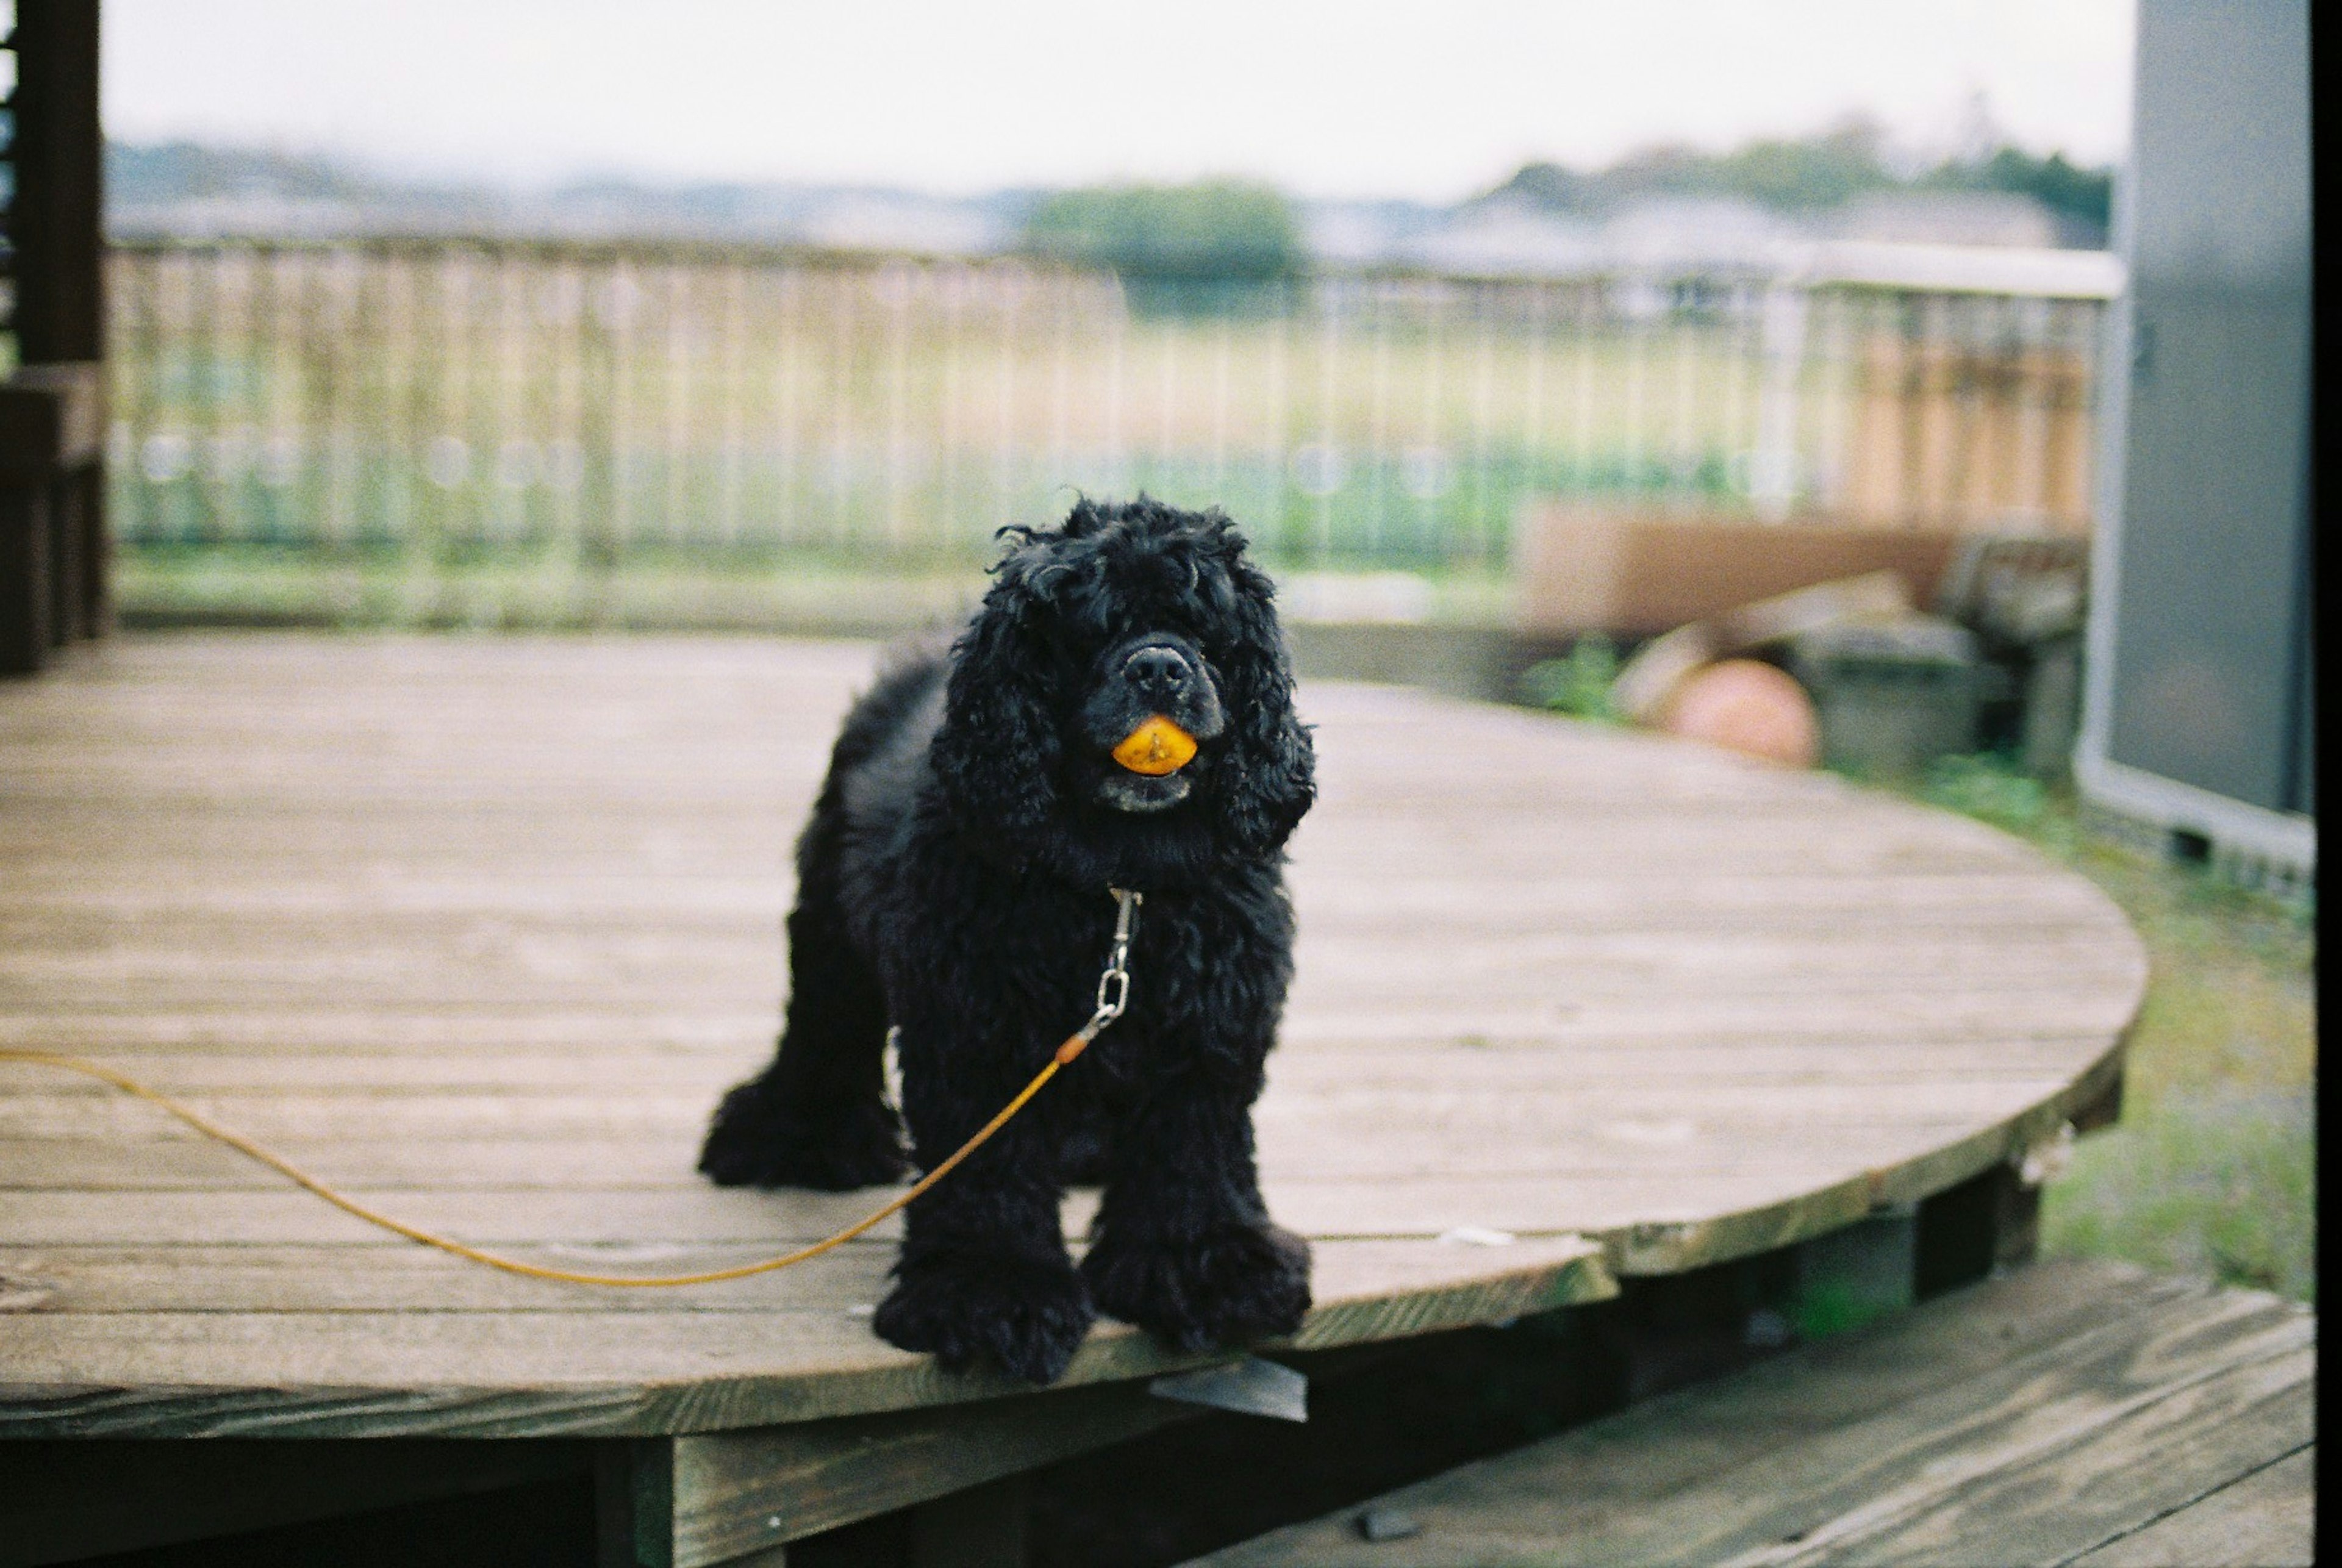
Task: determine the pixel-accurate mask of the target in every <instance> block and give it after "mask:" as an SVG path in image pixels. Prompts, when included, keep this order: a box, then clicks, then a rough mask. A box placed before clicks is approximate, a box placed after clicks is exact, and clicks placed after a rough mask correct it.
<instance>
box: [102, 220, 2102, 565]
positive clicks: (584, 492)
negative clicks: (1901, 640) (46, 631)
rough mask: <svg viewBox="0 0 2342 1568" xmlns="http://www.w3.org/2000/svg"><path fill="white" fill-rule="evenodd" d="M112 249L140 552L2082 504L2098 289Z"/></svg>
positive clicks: (624, 543) (345, 249)
mask: <svg viewBox="0 0 2342 1568" xmlns="http://www.w3.org/2000/svg"><path fill="white" fill-rule="evenodd" d="M109 265H110V268H111V271H110V275H109V287H110V291H111V293H110V324H111V332H112V340H113V378H114V410H115V414H114V423H113V425H112V429H111V432H110V441H109V455H110V459H111V471H112V476H113V477H112V484H113V489H114V503H115V518H116V519H117V524H116V527H117V532H118V534H119V536H120V537H121V538H122V539H123V540H124V541H125V543H126V544H128V545H129V546H130V547H131V548H132V549H133V550H134V551H137V550H145V551H165V552H167V551H171V550H175V549H181V548H184V547H187V546H202V545H221V544H225V545H235V546H250V547H254V548H255V549H264V550H270V551H275V552H281V553H284V554H289V555H292V556H295V557H301V556H306V555H325V556H373V555H388V556H394V557H397V558H400V559H404V560H407V561H410V562H411V563H414V564H416V565H417V566H418V567H427V566H429V565H430V564H434V563H447V562H456V561H462V560H465V559H475V558H482V557H495V558H515V559H517V558H523V557H527V558H541V559H545V560H550V561H556V562H558V561H570V562H574V563H575V564H577V565H579V566H580V567H581V568H585V569H601V568H607V567H610V566H614V565H616V564H618V563H622V562H626V561H628V560H630V559H637V558H643V557H646V556H657V555H662V554H676V553H681V554H687V555H690V556H692V557H694V558H695V559H702V560H716V559H734V560H742V561H750V562H754V561H759V560H770V559H773V558H776V557H780V556H799V555H806V556H821V557H831V558H836V559H840V560H846V561H851V562H853V563H855V564H872V565H876V566H879V567H883V568H904V567H912V566H916V565H917V564H920V563H922V562H945V561H948V562H963V561H966V560H971V559H980V558H983V557H984V556H985V555H986V554H987V552H988V550H989V548H990V536H991V534H992V533H993V531H994V530H995V529H996V528H997V527H999V526H1000V525H1001V524H1007V523H1035V522H1040V521H1043V520H1046V519H1047V518H1049V517H1051V516H1053V515H1056V514H1061V513H1062V511H1063V509H1064V507H1065V505H1066V502H1067V501H1068V499H1069V498H1070V496H1071V494H1072V493H1073V491H1074V490H1075V489H1076V488H1079V489H1082V490H1086V491H1088V492H1091V493H1094V494H1122V493H1126V492H1129V491H1133V490H1136V489H1140V488H1144V489H1146V490H1148V491H1150V492H1152V493H1154V494H1158V495H1161V496H1164V497H1165V498H1166V499H1171V500H1175V501H1180V502H1184V503H1187V504H1200V503H1204V502H1216V503H1219V504H1223V505H1225V506H1226V507H1227V508H1228V510H1229V511H1231V512H1232V513H1233V514H1236V516H1237V517H1238V518H1239V520H1240V521H1242V522H1244V523H1245V524H1247V526H1248V528H1249V530H1250V532H1251V533H1252V534H1253V535H1254V537H1255V538H1256V540H1257V541H1259V543H1260V544H1261V546H1262V548H1263V549H1264V551H1265V552H1266V554H1269V555H1270V556H1271V557H1272V558H1273V559H1275V560H1276V561H1278V562H1280V563H1283V564H1306V565H1322V566H1330V567H1344V566H1397V567H1406V568H1430V569H1442V568H1453V569H1461V570H1472V569H1478V568H1486V569H1488V570H1490V571H1497V570H1501V569H1502V566H1503V564H1504V563H1505V561H1506V558H1507V534H1508V530H1509V528H1510V526H1511V520H1512V518H1513V516H1514V514H1515V512H1516V507H1517V506H1518V504H1520V503H1521V502H1522V501H1524V500H1526V499H1528V498H1530V497H1534V496H1551V495H1565V496H1566V495H1580V496H1593V497H1615V498H1619V499H1622V500H1629V501H1633V502H1636V503H1637V504H1650V505H1653V506H1656V507H1662V508H1676V509H1684V510H1696V511H1702V512H1707V511H1715V510H1719V509H1720V510H1725V511H1746V512H1749V513H1752V514H1759V515H1772V516H1777V515H1782V514H1795V513H1797V512H1799V511H1801V510H1805V509H1808V508H1819V509H1822V510H1827V511H1829V512H1832V513H1835V514H1838V515H1840V516H1852V517H1856V518H1859V519H1863V520H1866V521H1867V522H1870V523H1872V524H1877V525H1879V526H1900V525H1906V524H1912V525H1918V524H1927V525H1941V524H1946V523H1951V524H1962V523H1966V522H1978V523H1990V524H1994V525H2006V524H2008V523H2010V522H2012V521H2016V522H2021V523H2025V524H2029V525H2032V526H2037V527H2047V528H2050V529H2066V530H2073V529H2081V528H2085V527H2087V522H2088V515H2089V504H2088V496H2089V491H2090V479H2089V473H2090V446H2091V442H2090V437H2089V429H2090V412H2091V404H2092V368H2093V364H2094V358H2095V353H2096V348H2095V344H2096V337H2097V321H2098V315H2099V305H2100V301H2099V300H2097V299H2096V298H2091V297H2064V298H2060V297H2042V296H2038V295H2031V296H2020V295H2013V294H2008V293H1988V292H1986V293H1979V292H1975V291H1973V290H1970V291H1966V292H1961V291H1957V290H1954V289H1948V288H1927V287H1914V286H1909V285H1906V284H1897V283H1895V282H1893V281H1892V280H1889V281H1888V282H1887V283H1884V284H1881V283H1878V282H1875V281H1864V280H1862V279H1858V278H1857V279H1853V280H1841V281H1836V282H1833V281H1830V280H1828V279H1827V278H1823V279H1820V280H1818V281H1814V280H1807V281H1797V280H1789V281H1782V280H1778V279H1776V280H1767V279H1763V278H1753V277H1746V278H1738V279H1722V280H1717V279H1708V280H1685V279H1677V280H1672V281H1670V280H1663V279H1652V278H1647V277H1635V276H1625V275H1607V276H1601V277H1593V278H1586V279H1581V280H1573V281H1566V282H1544V281H1539V282H1529V281H1517V280H1512V281H1505V280H1494V281H1492V280H1473V279H1462V278H1450V277H1435V276H1421V275H1398V274H1338V273H1337V274H1326V275H1317V276H1314V277H1311V278H1307V279H1301V280H1295V281H1291V282H1286V283H1281V284H1275V285H1226V286H1215V287H1205V288H1197V289H1193V290H1190V291H1188V292H1186V293H1185V294H1177V295H1165V294H1162V293H1159V292H1158V293H1153V294H1136V293H1134V292H1133V291H1130V290H1127V289H1126V288H1125V287H1124V286H1123V285H1121V284H1120V283H1118V282H1117V281H1116V279H1115V278H1114V277H1112V276H1110V275H1097V274H1090V273H1082V272H1074V271H1067V270H1063V269H1056V268H1052V267H1048V266H1045V265H1034V264H1030V263H1026V262H1023V261H1017V260H1009V259H996V260H974V261H938V260H909V259H901V258H866V257H865V258H854V257H839V256H823V255H803V254H787V253H780V252H754V251H742V250H730V249H715V248H701V249H695V248H689V247H676V246H652V245H582V244H544V243H521V242H511V241H505V242H489V241H477V242H475V241H458V240H438V239H433V240H413V241H396V242H384V241H373V242H352V243H345V244H317V245H295V244H271V243H259V242H225V243H205V244H169V243H141V244H137V245H122V246H117V247H116V248H115V251H114V253H113V255H112V256H111V258H110V262H109Z"/></svg>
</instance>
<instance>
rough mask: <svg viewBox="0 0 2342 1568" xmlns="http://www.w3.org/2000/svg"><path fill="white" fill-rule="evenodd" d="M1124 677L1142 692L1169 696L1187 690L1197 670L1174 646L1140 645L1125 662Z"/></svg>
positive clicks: (1181, 693)
mask: <svg viewBox="0 0 2342 1568" xmlns="http://www.w3.org/2000/svg"><path fill="white" fill-rule="evenodd" d="M1122 678H1123V679H1124V680H1126V681H1128V682H1129V683H1130V684H1131V685H1132V686H1133V687H1135V688H1136V690H1137V691H1138V692H1139V693H1140V694H1143V695H1146V696H1149V697H1159V698H1163V699H1166V700H1168V699H1172V698H1176V697H1183V696H1185V695H1186V694H1187V688H1188V686H1189V685H1190V684H1192V683H1193V682H1194V680H1195V678H1196V673H1195V671H1194V670H1192V669H1190V668H1189V667H1188V664H1187V661H1186V658H1184V657H1183V656H1181V654H1179V652H1178V651H1177V650H1176V649H1174V648H1141V649H1139V650H1138V651H1137V652H1136V653H1135V654H1131V655H1130V657H1129V658H1127V659H1125V660H1124V661H1123V662H1122Z"/></svg>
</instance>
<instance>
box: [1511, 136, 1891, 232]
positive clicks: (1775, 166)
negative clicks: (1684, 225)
mask: <svg viewBox="0 0 2342 1568" xmlns="http://www.w3.org/2000/svg"><path fill="white" fill-rule="evenodd" d="M1885 140H1886V138H1885V135H1884V133H1883V131H1882V130H1881V128H1880V127H1879V125H1877V122H1875V121H1872V120H1868V119H1866V118H1862V117H1859V116H1857V117H1851V118H1848V119H1846V120H1843V121H1841V122H1839V123H1838V124H1837V125H1833V126H1831V127H1830V128H1829V129H1828V130H1826V131H1824V132H1822V133H1821V134H1819V135H1813V136H1803V137H1797V138H1787V139H1784V138H1767V139H1762V140H1757V141H1752V142H1747V143H1745V144H1743V145H1740V146H1739V147H1736V148H1735V149H1734V150H1732V151H1731V152H1728V153H1706V152H1702V151H1700V150H1699V149H1698V148H1696V147H1693V146H1687V145H1681V144H1676V143H1665V144H1661V145H1656V146H1649V147H1643V148H1639V149H1637V150H1636V151H1635V152H1632V153H1629V154H1627V155H1626V156H1625V157H1623V158H1620V159H1619V160H1618V161H1617V162H1616V163H1615V164H1612V165H1610V166H1609V167H1607V168H1606V169H1602V170H1599V171H1597V172H1595V173H1591V174H1586V173H1580V172H1579V171H1577V170H1576V169H1571V168H1566V167H1565V166H1563V165H1559V164H1546V163H1537V164H1528V165H1524V166H1523V167H1522V168H1521V170H1520V172H1519V173H1517V174H1516V175H1513V177H1512V178H1511V179H1509V180H1507V181H1506V182H1505V183H1504V184H1503V185H1499V186H1498V187H1497V188H1496V192H1493V193H1491V194H1492V195H1497V194H1503V195H1517V196H1522V197H1526V199H1528V200H1529V201H1532V202H1535V203H1536V204H1537V205H1540V206H1544V207H1548V208H1551V209H1553V210H1555V211H1561V212H1599V211H1601V210H1603V209H1604V208H1607V207H1615V206H1618V205H1623V204H1625V203H1627V202H1632V201H1638V200H1641V199H1644V198H1646V197H1649V196H1740V197H1744V198H1746V199H1747V200H1749V201H1754V202H1758V203H1762V204H1763V205H1767V206H1770V207H1780V208H1785V209H1790V210H1797V209H1809V208H1816V207H1830V206H1836V205H1838V204H1839V203H1840V202H1843V201H1846V200H1847V198H1849V197H1851V196H1857V195H1862V194H1863V193H1865V192H1867V191H1875V190H1883V189H1886V188H1887V187H1888V186H1891V185H1894V184H1895V183H1896V180H1895V176H1894V175H1892V174H1890V173H1888V171H1887V167H1886V165H1885V163H1884V162H1883V160H1882V156H1881V154H1882V150H1883V148H1884V145H1885Z"/></svg>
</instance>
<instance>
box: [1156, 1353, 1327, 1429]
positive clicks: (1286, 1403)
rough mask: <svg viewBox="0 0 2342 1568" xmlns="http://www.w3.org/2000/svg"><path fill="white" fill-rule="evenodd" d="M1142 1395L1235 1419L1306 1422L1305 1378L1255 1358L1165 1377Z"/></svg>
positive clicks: (1306, 1384) (1307, 1403) (1307, 1402)
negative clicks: (1259, 1417)
mask: <svg viewBox="0 0 2342 1568" xmlns="http://www.w3.org/2000/svg"><path fill="white" fill-rule="evenodd" d="M1146 1392H1147V1393H1151V1394H1153V1395H1154V1396H1155V1397H1156V1398H1157V1399H1170V1400H1176V1401H1178V1402H1179V1403H1182V1404H1203V1405H1209V1406H1210V1407H1211V1408H1212V1409H1214V1410H1233V1411H1235V1412H1236V1413H1238V1414H1239V1415H1266V1416H1270V1417H1272V1418H1274V1419H1276V1420H1277V1421H1306V1420H1308V1419H1309V1379H1308V1377H1307V1376H1306V1374H1304V1373H1297V1372H1296V1371H1294V1370H1293V1369H1292V1368H1291V1367H1289V1366H1279V1365H1277V1363H1275V1362H1273V1361H1263V1360H1262V1359H1261V1358H1260V1357H1258V1356H1256V1355H1248V1356H1246V1357H1245V1358H1244V1359H1243V1360H1242V1361H1232V1362H1229V1363H1226V1365H1224V1366H1206V1367H1201V1368H1198V1369H1197V1370H1196V1371H1194V1372H1171V1373H1164V1374H1163V1375H1162V1376H1161V1377H1158V1378H1156V1379H1155V1380H1154V1381H1153V1382H1151V1383H1148V1384H1147V1385H1146Z"/></svg>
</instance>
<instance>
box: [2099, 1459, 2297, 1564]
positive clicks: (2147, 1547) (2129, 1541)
mask: <svg viewBox="0 0 2342 1568" xmlns="http://www.w3.org/2000/svg"><path fill="white" fill-rule="evenodd" d="M2315 1562H2317V1446H2316V1445H2315V1444H2311V1445H2308V1446H2307V1447H2303V1448H2298V1449H2296V1450H2295V1451H2294V1452H2293V1453H2289V1454H2287V1455H2286V1456H2285V1457H2284V1458H2283V1459H2280V1460H2278V1461H2277V1462H2276V1463H2273V1464H2267V1465H2264V1466H2262V1467H2261V1468H2260V1469H2258V1470H2256V1471H2253V1472H2251V1473H2248V1474H2247V1475H2245V1476H2244V1477H2243V1478H2242V1479H2240V1480H2237V1481H2232V1482H2230V1483H2227V1485H2225V1486H2223V1487H2220V1488H2219V1489H2218V1490H2217V1491H2215V1492H2213V1493H2210V1494H2209V1495H2208V1496H2205V1497H2201V1498H2198V1499H2197V1500H2196V1501H2195V1502H2193V1503H2188V1504H2187V1506H2186V1507H2184V1508H2180V1509H2178V1510H2177V1511H2175V1512H2173V1513H2167V1514H2165V1515H2164V1516H2163V1517H2161V1518H2160V1519H2157V1520H2156V1521H2155V1522H2154V1523H2150V1524H2147V1525H2146V1526H2144V1527H2143V1528H2140V1529H2137V1530H2134V1531H2132V1532H2130V1533H2128V1534H2125V1535H2120V1536H2117V1537H2116V1538H2115V1539H2114V1540H2112V1541H2109V1542H2107V1543H2106V1544H2105V1545H2103V1546H2100V1547H2097V1548H2096V1549H2094V1550H2092V1551H2089V1552H2085V1553H2082V1555H2080V1556H2079V1557H2077V1558H2074V1559H2073V1560H2072V1568H2308V1565H2309V1564H2310V1563H2315Z"/></svg>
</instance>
